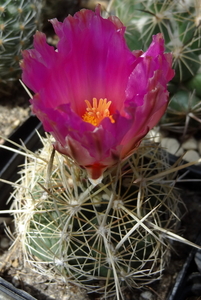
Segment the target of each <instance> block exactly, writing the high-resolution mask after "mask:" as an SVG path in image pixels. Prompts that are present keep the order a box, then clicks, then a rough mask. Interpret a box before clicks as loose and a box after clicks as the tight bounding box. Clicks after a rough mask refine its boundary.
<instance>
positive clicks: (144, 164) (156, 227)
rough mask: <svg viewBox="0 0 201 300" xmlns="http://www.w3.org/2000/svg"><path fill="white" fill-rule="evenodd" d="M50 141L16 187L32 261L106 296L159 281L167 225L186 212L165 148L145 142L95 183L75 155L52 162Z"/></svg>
mask: <svg viewBox="0 0 201 300" xmlns="http://www.w3.org/2000/svg"><path fill="white" fill-rule="evenodd" d="M44 145H45V147H44V148H43V149H42V150H41V152H40V154H39V155H36V156H34V155H33V158H32V159H31V160H30V161H29V162H26V164H25V168H24V169H23V170H22V171H21V173H22V174H21V175H22V176H21V179H20V181H19V182H18V183H20V188H19V189H16V190H15V199H16V201H15V203H14V206H15V209H16V213H15V220H16V228H17V236H18V238H19V240H20V242H21V243H22V245H23V247H24V251H25V252H26V254H27V257H29V261H32V262H33V264H34V265H35V266H37V265H38V268H39V269H40V270H41V269H42V268H44V269H45V271H44V272H46V273H47V272H48V270H49V272H57V273H58V274H60V276H61V277H62V280H65V281H66V282H69V281H70V282H72V283H75V284H76V285H80V286H81V287H84V288H85V289H87V291H88V292H93V291H95V292H97V293H99V294H101V295H102V297H104V298H107V297H109V296H115V295H117V299H120V297H122V298H123V296H122V295H123V291H124V290H125V288H126V287H130V288H132V287H133V288H134V287H140V286H142V285H146V284H148V283H151V282H152V281H153V280H156V279H158V278H160V276H161V274H162V270H163V268H164V266H165V265H166V263H167V261H168V257H169V246H168V245H169V244H168V240H165V239H164V238H163V235H162V234H161V232H160V228H163V229H165V230H174V229H175V227H176V225H177V223H178V219H177V217H176V216H178V214H179V213H178V196H177V194H176V193H175V191H174V189H173V186H172V181H171V180H170V181H169V179H171V176H170V175H166V176H165V177H164V175H163V176H162V175H161V176H162V178H163V180H162V181H160V180H161V176H160V173H161V172H164V171H165V170H166V169H167V168H168V165H167V163H166V159H165V156H164V153H163V152H162V150H161V149H160V148H159V147H156V146H155V145H151V144H150V143H148V144H145V145H144V146H141V147H140V148H139V150H138V151H137V153H136V154H135V155H134V156H132V157H131V158H129V159H128V160H127V161H125V162H123V163H121V164H120V165H119V166H117V167H116V168H113V169H112V170H110V171H108V172H107V173H106V175H105V177H104V180H103V182H102V183H101V184H99V185H97V186H94V185H92V184H91V183H90V181H89V180H88V179H87V177H86V174H85V171H84V170H82V169H80V168H79V167H78V166H76V165H75V163H74V162H73V161H71V160H70V159H66V158H64V157H63V156H62V155H60V154H58V153H55V157H54V159H50V161H51V162H50V163H48V161H49V157H50V153H51V151H52V145H51V142H50V141H49V140H44ZM154 178H155V179H154ZM166 181H167V182H166ZM19 211H20V212H19ZM47 265H48V268H47Z"/></svg>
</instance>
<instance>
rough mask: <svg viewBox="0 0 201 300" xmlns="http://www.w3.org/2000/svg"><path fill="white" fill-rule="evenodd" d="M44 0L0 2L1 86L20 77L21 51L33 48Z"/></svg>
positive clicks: (0, 0) (4, 0)
mask: <svg viewBox="0 0 201 300" xmlns="http://www.w3.org/2000/svg"><path fill="white" fill-rule="evenodd" d="M41 2H42V0H15V1H13V0H0V69H1V72H0V85H1V86H2V87H1V89H2V90H3V89H6V86H5V85H4V84H5V83H9V82H10V81H13V80H16V79H18V78H19V77H20V74H21V72H20V68H19V61H20V59H21V50H22V49H27V48H30V47H31V46H32V37H33V34H34V32H35V31H36V29H37V27H38V25H39V15H40V9H41V4H42V3H41Z"/></svg>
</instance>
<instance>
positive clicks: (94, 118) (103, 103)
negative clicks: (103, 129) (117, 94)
mask: <svg viewBox="0 0 201 300" xmlns="http://www.w3.org/2000/svg"><path fill="white" fill-rule="evenodd" d="M85 103H86V105H87V108H86V112H85V114H84V115H83V116H82V118H83V120H84V121H85V122H88V123H91V124H92V125H94V126H98V125H99V124H100V122H101V121H102V120H103V119H104V118H110V121H111V123H114V122H115V121H114V119H113V118H112V116H111V115H110V111H109V108H110V105H111V103H112V102H111V101H108V102H107V99H106V98H105V99H102V98H101V99H100V100H99V102H98V101H97V99H96V98H93V106H92V105H91V103H90V102H89V101H88V100H85Z"/></svg>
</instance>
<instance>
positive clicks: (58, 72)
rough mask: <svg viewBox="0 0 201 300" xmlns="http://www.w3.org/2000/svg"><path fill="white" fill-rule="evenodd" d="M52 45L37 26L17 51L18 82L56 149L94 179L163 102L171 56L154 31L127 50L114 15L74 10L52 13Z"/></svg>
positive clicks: (153, 120)
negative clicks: (27, 46) (59, 15)
mask: <svg viewBox="0 0 201 300" xmlns="http://www.w3.org/2000/svg"><path fill="white" fill-rule="evenodd" d="M51 23H52V25H53V27H54V29H55V32H56V34H57V35H58V37H59V39H60V40H59V43H58V47H57V50H55V49H54V48H53V47H52V46H49V45H48V44H47V43H46V37H45V35H44V34H43V33H41V32H37V33H36V35H35V36H34V48H35V49H31V50H25V51H23V62H22V64H21V67H22V70H23V75H22V78H23V82H24V83H25V84H26V85H27V86H28V87H29V88H30V89H31V90H33V91H34V93H35V95H34V97H33V99H31V100H30V102H31V104H32V110H33V112H34V113H35V114H36V115H37V117H38V118H39V119H40V120H41V122H42V123H43V126H44V128H45V130H46V131H48V132H50V133H51V134H52V135H53V136H54V138H55V140H56V142H55V148H56V150H58V151H59V152H61V153H63V154H65V155H67V156H70V157H71V158H73V159H74V160H75V161H76V162H77V163H78V164H79V165H80V166H82V167H84V168H85V169H86V170H87V172H88V175H89V177H90V178H91V179H92V180H98V178H100V177H101V176H102V174H103V172H104V170H105V169H107V168H108V167H110V166H112V165H114V164H116V163H117V162H118V161H120V160H121V159H124V158H126V157H128V156H129V155H131V154H132V153H133V152H134V150H136V149H137V147H138V146H139V144H140V142H141V140H142V138H143V137H144V136H145V135H146V134H147V132H148V131H149V130H150V129H151V128H153V126H155V125H156V124H157V123H158V121H159V120H160V118H161V117H162V115H163V114H164V112H165V110H166V107H167V104H168V92H167V82H168V81H169V80H171V79H172V77H173V76H174V71H173V70H172V69H171V63H172V56H171V54H170V53H168V54H164V40H163V37H162V35H161V34H157V35H155V36H153V41H152V43H151V45H150V47H149V48H148V50H147V51H146V52H145V53H143V52H142V51H133V52H131V51H130V50H129V49H128V47H127V45H126V42H125V39H124V32H125V27H124V26H123V24H122V23H121V22H120V20H119V19H118V18H117V17H114V16H113V17H110V18H109V19H103V18H102V17H101V16H100V7H99V6H98V7H97V9H96V11H95V12H93V11H90V10H85V9H83V10H81V11H80V12H78V13H76V14H75V15H74V17H72V16H68V17H67V18H66V19H65V20H64V22H63V23H60V22H59V21H58V20H57V19H53V20H51Z"/></svg>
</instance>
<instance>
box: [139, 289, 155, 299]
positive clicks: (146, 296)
mask: <svg viewBox="0 0 201 300" xmlns="http://www.w3.org/2000/svg"><path fill="white" fill-rule="evenodd" d="M139 300H153V294H152V293H151V292H149V291H145V292H142V293H141V294H140V299H139Z"/></svg>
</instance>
